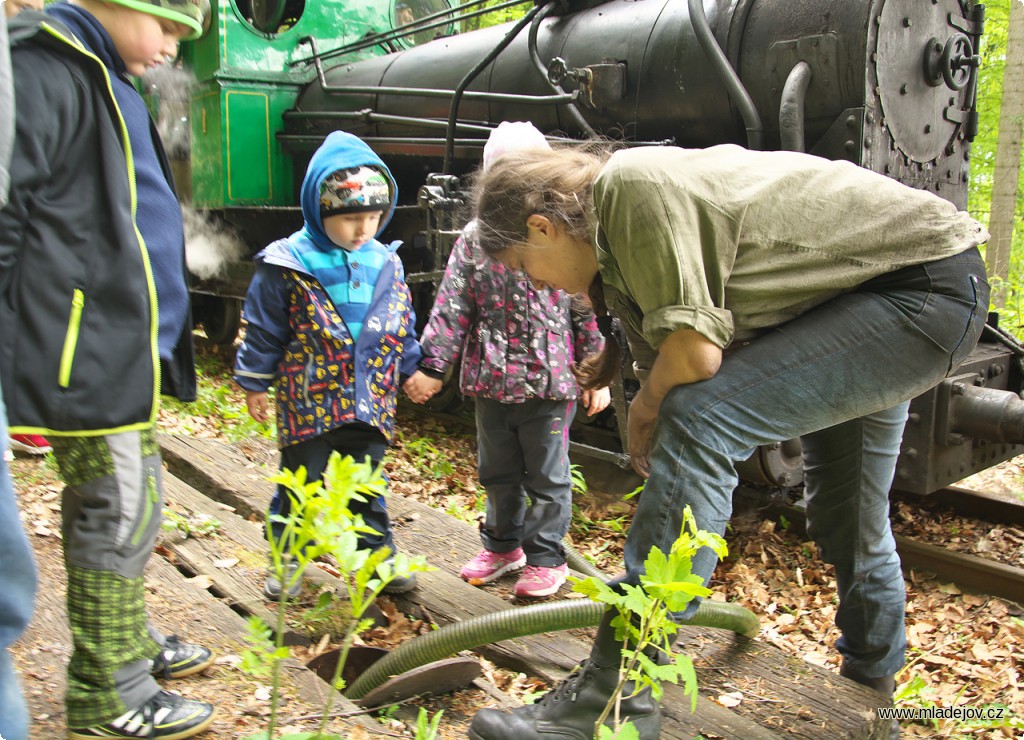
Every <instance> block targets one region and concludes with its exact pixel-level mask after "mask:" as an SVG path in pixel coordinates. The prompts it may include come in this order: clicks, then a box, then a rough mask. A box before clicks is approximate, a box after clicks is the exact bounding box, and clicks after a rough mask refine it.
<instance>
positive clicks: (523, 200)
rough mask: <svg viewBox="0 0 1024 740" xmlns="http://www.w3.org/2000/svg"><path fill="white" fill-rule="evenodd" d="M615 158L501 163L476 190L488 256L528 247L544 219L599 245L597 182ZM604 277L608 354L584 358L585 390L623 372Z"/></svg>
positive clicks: (540, 155)
mask: <svg viewBox="0 0 1024 740" xmlns="http://www.w3.org/2000/svg"><path fill="white" fill-rule="evenodd" d="M610 154H611V152H610V150H609V148H608V147H607V146H605V145H604V144H595V145H593V146H591V147H584V148H579V147H576V148H566V147H555V148H553V149H551V150H547V149H522V150H519V151H513V152H509V153H507V154H503V155H501V156H500V157H498V158H496V159H495V160H494V161H493V162H491V163H490V165H489V166H488V167H487V169H486V170H485V171H483V172H480V173H479V174H478V175H477V177H476V180H475V182H474V184H473V197H472V203H473V218H474V220H475V223H476V232H475V234H474V236H475V237H476V239H477V241H478V243H479V245H480V248H481V249H482V250H483V252H484V254H487V255H489V256H491V257H497V256H498V255H499V254H501V253H502V252H504V251H505V250H506V249H510V248H513V247H516V248H523V245H525V244H526V237H527V229H526V221H527V219H528V218H529V217H530V216H532V215H534V214H538V215H541V216H545V217H546V218H548V219H549V220H551V221H552V222H553V223H556V224H558V225H559V226H561V227H562V228H564V229H565V230H566V232H567V233H568V234H569V236H571V237H573V238H575V239H579V240H582V241H585V242H587V243H589V244H593V243H594V239H595V231H596V229H597V221H596V218H595V216H594V180H595V179H596V178H597V174H598V172H600V171H601V168H602V167H603V166H604V164H605V162H606V161H607V160H608V157H609V156H610ZM603 288H604V284H603V282H602V280H601V274H600V273H598V274H597V275H596V276H595V278H594V281H593V282H592V283H591V285H590V288H589V289H588V295H589V297H590V302H591V304H592V305H593V307H594V313H596V314H597V316H598V318H599V321H598V326H599V327H601V332H602V334H604V338H605V348H604V350H603V351H602V352H601V353H600V354H597V355H591V356H589V357H586V358H584V360H583V361H582V362H580V363H579V364H578V365H577V366H576V367H574V368H573V372H574V373H575V375H576V378H577V380H578V381H579V384H580V387H581V388H583V389H590V388H601V387H604V386H606V385H608V384H609V383H611V381H612V379H613V378H614V377H615V374H616V373H617V372H618V370H619V366H620V363H621V357H622V348H621V347H619V344H618V342H617V341H616V338H615V336H614V334H613V333H612V332H611V331H610V330H609V327H610V321H609V320H608V319H602V317H605V316H607V313H608V309H607V306H606V305H605V302H604V290H603Z"/></svg>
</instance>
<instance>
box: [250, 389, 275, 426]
mask: <svg viewBox="0 0 1024 740" xmlns="http://www.w3.org/2000/svg"><path fill="white" fill-rule="evenodd" d="M245 405H246V406H248V407H249V416H251V417H252V418H253V419H255V420H256V421H258V422H259V423H260V424H262V423H263V422H265V421H266V420H267V419H269V418H270V412H269V408H270V407H269V405H268V403H267V392H266V391H246V392H245Z"/></svg>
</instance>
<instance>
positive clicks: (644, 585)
mask: <svg viewBox="0 0 1024 740" xmlns="http://www.w3.org/2000/svg"><path fill="white" fill-rule="evenodd" d="M702 547H710V548H711V549H712V550H714V551H715V553H717V555H718V557H719V558H724V557H725V556H726V554H727V553H728V549H727V548H726V545H725V540H723V539H722V538H721V537H719V536H718V535H716V534H712V533H710V532H705V531H703V530H699V529H697V523H696V520H695V519H694V517H693V512H692V511H691V510H690V507H686V509H685V510H684V512H683V524H682V528H681V531H680V534H679V537H678V538H677V539H676V541H675V542H674V543H672V547H671V549H670V550H669V552H668V553H667V554H666V553H664V552H662V551H661V550H660V549H658V548H657V547H652V548H651V551H650V553H649V554H648V556H647V560H646V561H645V562H644V574H643V575H642V576H640V585H631V584H626V583H623V584H619V586H618V588H616V589H613V588H611V587H609V586H608V585H606V584H605V583H604V582H603V581H601V580H599V579H597V578H593V577H590V578H584V579H579V578H573V579H572V580H573V581H574V582H575V585H574V586H573V590H574V591H578V592H579V593H582V594H583V595H585V596H587V597H589V598H590V599H592V600H594V601H597V602H599V603H602V604H606V605H608V606H609V607H611V608H613V609H615V610H616V611H617V612H618V614H617V615H616V617H615V618H614V619H613V620H612V626H613V627H614V628H615V636H616V638H617V639H618V640H620V641H621V643H622V651H621V661H620V664H619V682H618V685H617V686H616V688H615V690H614V691H613V692H612V696H611V697H610V699H609V700H608V704H607V706H605V709H604V712H602V714H601V716H600V717H599V718H598V720H597V722H596V723H595V725H594V736H595V737H598V738H602V739H604V738H617V739H619V740H628V739H629V738H637V737H638V735H637V733H636V729H635V728H633V727H632V726H631V725H630V724H629V723H628V722H623V721H621V717H620V707H621V704H622V700H623V698H628V697H623V695H622V694H623V691H624V689H625V687H626V684H627V683H628V682H629V681H632V682H634V690H633V691H634V693H633V694H631V696H632V695H635V694H636V693H639V692H640V691H643V690H644V689H650V690H651V693H652V695H653V696H654V699H655V700H660V699H661V696H662V693H663V690H662V687H661V684H662V682H663V681H670V682H672V683H680V682H682V684H683V686H684V689H685V692H686V694H687V695H688V696H690V698H691V701H692V705H691V711H693V710H694V709H696V707H697V675H696V673H695V672H694V670H693V662H692V661H691V660H690V658H689V656H687V655H682V654H678V655H673V654H672V643H673V641H674V638H675V635H676V633H677V632H678V631H679V625H678V624H677V623H676V622H675V621H673V619H672V617H671V614H672V613H673V612H681V611H683V610H684V609H685V608H686V606H687V604H689V603H690V602H691V601H692V600H693V599H694V598H696V597H707V596H710V595H711V590H710V589H708V588H707V587H705V586H704V585H703V583H702V582H701V578H700V577H699V576H697V575H694V574H693V571H692V565H693V556H694V554H695V553H696V552H697V551H698V550H699V549H700V548H702ZM659 651H660V652H662V653H664V654H665V655H666V656H669V657H670V660H669V662H668V663H667V664H665V665H659V664H658V662H657V661H656V660H655V659H653V658H652V657H651V655H652V654H656V653H657V652H659ZM609 715H612V716H613V721H612V725H611V727H608V726H606V725H605V720H607V719H608V717H609Z"/></svg>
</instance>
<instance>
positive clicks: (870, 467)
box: [625, 249, 989, 678]
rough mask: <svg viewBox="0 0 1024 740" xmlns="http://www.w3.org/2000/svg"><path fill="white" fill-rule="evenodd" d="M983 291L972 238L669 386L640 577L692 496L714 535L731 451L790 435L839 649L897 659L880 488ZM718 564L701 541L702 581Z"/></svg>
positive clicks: (878, 667) (637, 539) (646, 497)
mask: <svg viewBox="0 0 1024 740" xmlns="http://www.w3.org/2000/svg"><path fill="white" fill-rule="evenodd" d="M988 297H989V296H988V283H987V282H986V281H985V267H984V263H983V262H982V261H981V257H980V255H979V254H978V251H977V249H971V250H968V251H967V252H965V253H963V254H960V255H956V256H954V257H950V258H947V259H943V260H939V261H936V262H931V263H927V264H924V265H917V266H914V267H909V268H904V269H902V270H898V271H896V272H892V273H889V274H886V275H882V276H881V277H878V278H875V279H873V280H871V281H868V282H867V283H865V284H864V285H862V286H861V287H860V288H859V289H857V290H856V291H854V292H851V293H846V294H843V295H840V296H838V297H836V298H834V299H832V300H830V301H828V302H826V303H824V304H822V305H821V306H818V307H817V308H814V309H812V310H811V311H809V312H807V313H806V314H804V315H802V316H800V317H798V318H797V319H794V320H793V321H790V322H788V323H786V324H783V325H781V326H779V327H776V328H774V329H773V330H771V331H769V332H768V333H766V334H764V335H763V336H761V337H758V338H757V339H754V340H753V341H751V342H749V343H746V344H744V345H742V346H741V347H739V348H737V349H736V350H735V351H733V352H730V353H728V354H727V356H726V357H725V358H724V360H723V362H722V366H721V368H720V370H719V371H718V373H717V374H716V375H715V376H714V377H713V378H711V379H709V380H706V381H703V382H700V383H693V384H691V385H683V386H677V387H676V388H673V389H672V390H671V391H670V392H669V393H668V394H667V395H666V396H665V399H664V401H663V402H662V405H661V409H660V412H659V415H658V424H657V427H656V429H655V434H654V443H653V447H652V450H651V457H650V471H651V474H650V478H649V480H648V481H647V485H646V486H645V488H644V492H643V494H642V495H641V497H640V502H639V505H638V508H637V511H636V515H635V516H634V518H633V524H632V526H631V527H630V531H629V535H628V538H627V541H626V551H625V563H626V569H627V576H626V580H627V581H628V582H634V583H635V582H637V578H638V576H639V574H640V572H641V571H642V568H643V561H644V560H645V558H646V556H647V553H649V552H650V549H651V547H652V546H657V547H659V548H661V549H662V550H664V551H666V552H667V551H668V549H669V548H670V547H671V545H672V542H673V541H674V540H675V539H676V538H677V537H678V536H679V532H680V527H681V523H682V512H683V509H684V507H685V506H687V505H689V506H690V507H691V508H692V510H693V513H694V516H695V517H696V521H697V525H698V526H699V527H700V528H701V529H704V530H707V531H710V532H715V533H717V534H722V533H724V531H725V525H726V523H727V522H728V520H729V516H730V514H731V512H732V491H733V489H734V488H735V486H736V483H737V482H738V478H737V475H736V469H735V465H736V463H737V462H738V461H742V460H744V459H746V458H747V457H748V456H749V455H750V454H751V453H752V452H753V451H754V449H755V448H756V446H757V445H762V444H767V443H771V442H776V441H779V440H785V439H792V438H794V437H800V438H801V441H802V443H803V450H804V469H805V495H806V498H807V526H808V532H809V534H810V536H811V537H812V538H813V539H814V540H815V542H817V543H818V545H819V547H820V549H821V553H822V556H823V557H824V558H825V560H826V561H827V562H829V563H832V564H833V565H834V566H835V569H836V583H837V588H838V593H839V609H838V612H837V615H836V624H837V626H838V627H839V628H840V630H841V631H842V637H841V638H840V639H839V640H838V641H837V643H836V647H837V649H838V650H839V651H840V653H841V654H842V656H843V660H844V662H845V663H846V665H847V667H848V669H849V670H850V672H851V673H852V674H853V675H858V676H862V677H864V678H877V677H882V676H888V675H892V674H894V673H895V672H896V671H898V670H899V669H900V668H901V667H902V665H903V660H904V650H905V648H906V636H905V629H904V608H905V594H904V585H903V578H902V574H901V572H900V563H899V557H898V555H897V554H896V544H895V541H894V539H893V536H892V532H891V530H890V527H889V519H888V512H889V502H888V493H889V487H890V485H891V484H892V479H893V474H894V471H895V466H896V459H897V456H898V455H899V448H900V440H901V438H902V434H903V426H904V423H905V421H906V417H907V407H908V405H909V399H911V398H913V397H914V396H917V395H919V394H921V393H923V392H925V391H926V390H928V389H929V388H931V387H932V386H934V385H935V384H936V383H938V382H940V381H941V380H942V379H943V378H944V377H945V376H946V375H947V374H949V373H950V372H951V371H952V370H953V369H955V368H956V367H957V366H958V365H959V364H960V362H961V361H962V360H963V359H964V358H965V357H966V356H967V354H969V353H970V351H971V350H972V349H973V348H974V346H975V344H977V341H978V339H979V338H980V336H981V332H982V329H983V328H984V322H985V318H986V316H987V312H988ZM715 563H716V558H715V555H714V553H713V552H712V551H711V550H709V549H706V548H705V549H704V550H702V551H700V552H699V553H698V554H697V556H696V557H695V558H694V573H695V574H697V575H699V576H700V577H701V578H702V579H704V581H705V582H706V581H707V580H708V579H709V578H710V577H711V574H712V572H713V571H714V568H715ZM695 607H696V605H691V608H690V611H692V610H693V609H694V608H695Z"/></svg>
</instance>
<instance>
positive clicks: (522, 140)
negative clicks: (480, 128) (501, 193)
mask: <svg viewBox="0 0 1024 740" xmlns="http://www.w3.org/2000/svg"><path fill="white" fill-rule="evenodd" d="M550 148H551V145H550V144H548V140H547V139H545V138H544V134H542V133H541V132H540V131H538V130H537V128H536V127H535V126H534V125H533V124H532V123H529V122H528V121H502V122H501V123H499V124H498V128H496V129H494V130H493V131H492V132H491V135H490V137H488V139H487V143H486V144H484V162H483V166H484V169H485V170H486V169H487V168H488V167H490V166H491V162H493V161H494V160H495V159H497V158H498V157H500V156H501V155H502V154H506V153H507V152H514V151H517V150H519V149H550Z"/></svg>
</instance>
